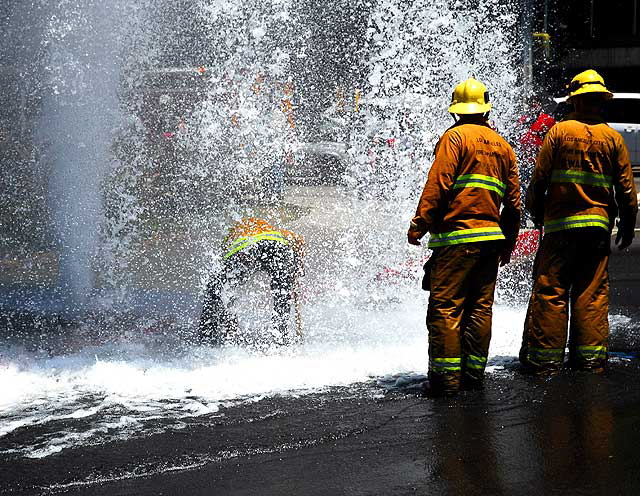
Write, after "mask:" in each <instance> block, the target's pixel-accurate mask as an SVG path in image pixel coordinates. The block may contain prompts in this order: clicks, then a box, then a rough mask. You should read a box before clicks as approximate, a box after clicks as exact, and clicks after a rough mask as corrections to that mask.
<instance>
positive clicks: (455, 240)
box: [429, 227, 505, 248]
mask: <svg viewBox="0 0 640 496" xmlns="http://www.w3.org/2000/svg"><path fill="white" fill-rule="evenodd" d="M497 239H505V238H504V234H502V230H501V229H500V228H499V227H478V228H475V229H463V230H461V231H452V232H448V233H439V234H432V235H431V239H430V240H429V248H438V247H439V246H449V245H458V244H460V243H473V242H476V241H493V240H497Z"/></svg>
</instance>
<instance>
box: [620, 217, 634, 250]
mask: <svg viewBox="0 0 640 496" xmlns="http://www.w3.org/2000/svg"><path fill="white" fill-rule="evenodd" d="M634 236H635V232H634V229H633V226H632V227H631V228H627V227H626V226H625V224H623V223H621V222H618V234H616V246H617V247H618V250H624V249H625V248H628V247H629V245H631V243H632V241H633V238H634Z"/></svg>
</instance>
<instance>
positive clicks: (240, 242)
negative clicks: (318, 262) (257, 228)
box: [224, 231, 289, 258]
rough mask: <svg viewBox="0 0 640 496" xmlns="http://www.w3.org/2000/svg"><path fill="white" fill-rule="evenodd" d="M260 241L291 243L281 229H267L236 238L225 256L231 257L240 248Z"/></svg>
mask: <svg viewBox="0 0 640 496" xmlns="http://www.w3.org/2000/svg"><path fill="white" fill-rule="evenodd" d="M258 241H276V242H278V243H283V244H285V245H288V244H289V241H288V240H287V238H285V237H284V236H283V235H282V233H281V232H279V231H265V232H262V233H260V234H256V235H255V236H242V237H241V238H237V239H234V240H233V242H232V243H231V244H230V245H229V246H228V247H227V253H225V255H224V258H229V257H230V256H232V255H235V254H236V253H238V252H239V251H240V250H244V249H245V248H246V247H247V246H251V245H254V244H256V243H257V242H258Z"/></svg>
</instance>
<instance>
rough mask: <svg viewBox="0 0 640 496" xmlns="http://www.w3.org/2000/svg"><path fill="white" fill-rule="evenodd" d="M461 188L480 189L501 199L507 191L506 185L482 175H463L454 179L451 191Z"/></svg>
mask: <svg viewBox="0 0 640 496" xmlns="http://www.w3.org/2000/svg"><path fill="white" fill-rule="evenodd" d="M461 188H482V189H488V190H489V191H493V192H495V193H498V195H499V196H500V197H501V198H502V197H503V196H504V192H505V190H506V189H507V185H506V184H505V183H503V182H502V181H500V180H498V179H496V178H495V177H491V176H485V175H483V174H464V175H462V176H459V177H458V178H457V179H456V182H455V183H454V184H453V189H461Z"/></svg>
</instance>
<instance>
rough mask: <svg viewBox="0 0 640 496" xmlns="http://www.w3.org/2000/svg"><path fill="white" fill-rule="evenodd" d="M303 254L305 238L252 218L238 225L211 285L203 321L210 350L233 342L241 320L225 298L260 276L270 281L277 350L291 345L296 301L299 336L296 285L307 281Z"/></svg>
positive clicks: (232, 230)
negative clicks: (230, 290) (301, 279)
mask: <svg viewBox="0 0 640 496" xmlns="http://www.w3.org/2000/svg"><path fill="white" fill-rule="evenodd" d="M303 250H304V238H303V237H302V236H300V235H298V234H295V233H293V232H291V231H286V230H283V229H277V228H275V227H273V226H272V225H270V224H269V223H268V222H266V221H265V220H262V219H257V218H253V217H250V218H244V219H242V220H240V221H239V222H237V223H235V224H234V225H233V226H232V227H231V228H230V230H229V233H228V235H227V237H226V238H225V240H224V243H223V256H222V260H221V264H220V266H219V269H218V270H217V271H215V273H214V274H213V275H212V277H211V279H210V281H209V284H208V285H207V290H206V294H205V300H204V305H203V308H202V316H201V318H200V335H201V337H202V338H204V339H207V340H209V341H210V342H211V343H212V344H220V343H222V342H224V341H225V340H226V339H228V338H231V337H233V334H235V333H236V332H237V330H238V329H237V327H238V324H237V318H236V316H235V315H233V314H232V313H231V311H230V310H229V308H228V306H227V305H226V304H225V302H224V301H223V297H222V296H223V295H222V293H223V291H224V289H225V288H233V287H237V286H239V285H240V284H242V283H244V282H246V281H247V280H248V279H249V277H250V276H252V275H253V274H255V273H256V272H260V271H262V272H266V273H267V274H268V275H269V276H270V278H271V285H270V287H271V296H272V298H273V310H272V316H271V324H272V327H273V331H275V334H276V335H279V338H278V341H279V344H287V343H289V342H290V341H291V337H290V336H289V332H288V328H289V320H290V314H291V303H292V300H295V302H296V321H297V327H298V328H297V334H298V335H301V333H302V329H301V322H300V316H299V313H298V308H297V303H298V302H297V292H296V285H297V284H296V283H297V279H298V277H300V276H302V275H303V263H302V259H303Z"/></svg>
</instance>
